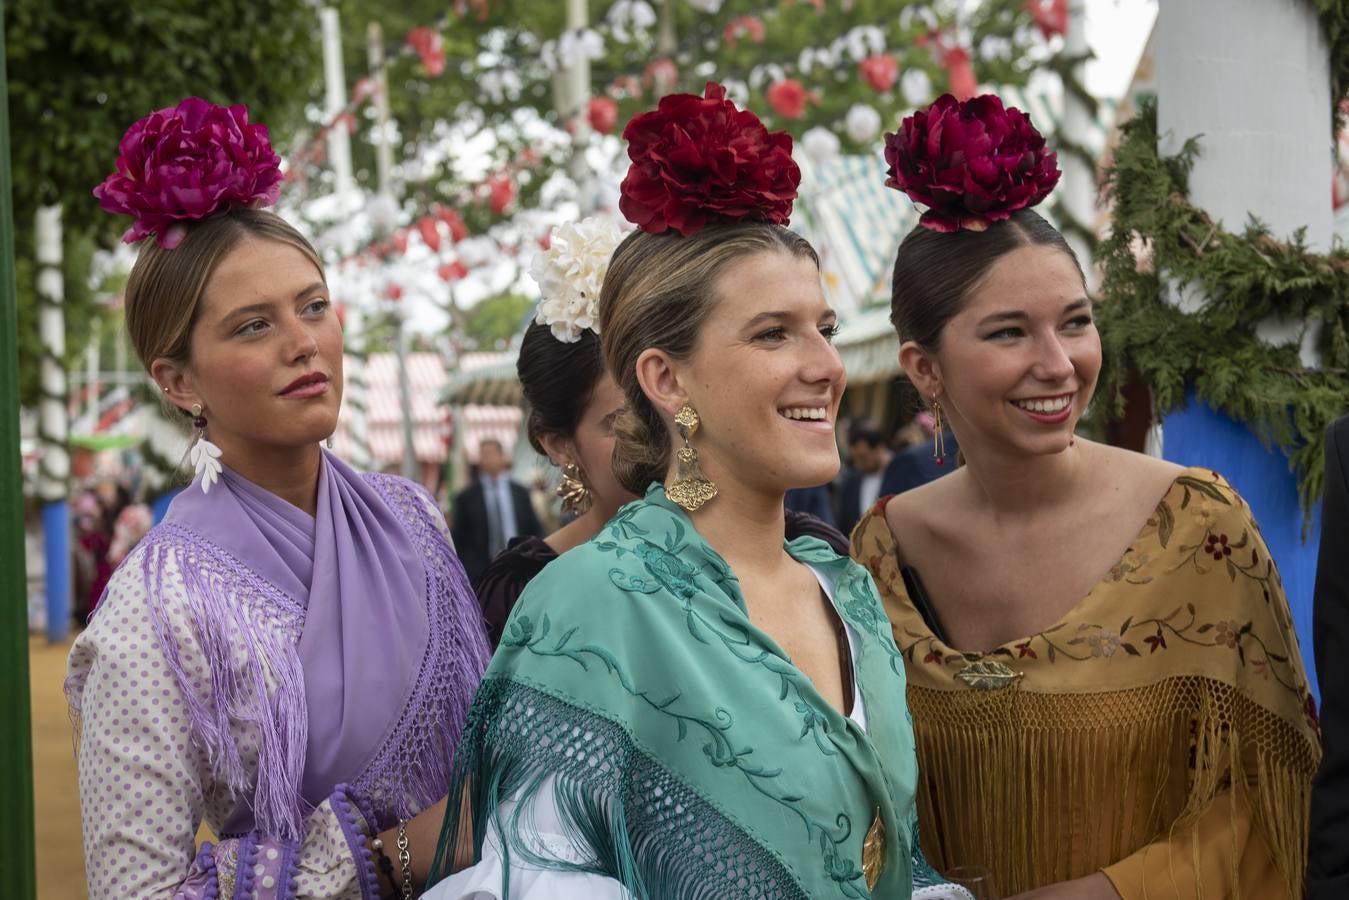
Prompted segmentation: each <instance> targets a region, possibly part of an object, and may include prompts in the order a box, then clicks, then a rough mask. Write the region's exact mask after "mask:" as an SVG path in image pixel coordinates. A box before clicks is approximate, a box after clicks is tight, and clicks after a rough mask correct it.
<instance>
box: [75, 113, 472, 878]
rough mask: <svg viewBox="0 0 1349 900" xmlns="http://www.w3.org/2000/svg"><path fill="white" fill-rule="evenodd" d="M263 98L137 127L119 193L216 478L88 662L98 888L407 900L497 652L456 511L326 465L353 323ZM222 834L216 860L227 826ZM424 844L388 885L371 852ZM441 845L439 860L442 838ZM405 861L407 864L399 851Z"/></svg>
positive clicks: (116, 581) (171, 525) (111, 618)
mask: <svg viewBox="0 0 1349 900" xmlns="http://www.w3.org/2000/svg"><path fill="white" fill-rule="evenodd" d="M278 162H279V160H278V159H277V157H276V154H275V153H274V152H272V150H271V148H270V146H269V145H268V144H267V137H266V129H265V128H263V127H262V126H259V125H251V124H249V123H248V120H247V113H246V111H245V110H244V108H243V107H241V106H236V107H232V108H228V109H226V108H222V107H217V106H212V105H211V104H208V103H205V102H204V101H201V100H197V99H195V98H193V99H188V100H185V101H183V102H182V103H181V104H179V106H178V107H176V108H172V109H165V110H161V111H159V112H157V113H154V114H153V115H151V116H150V117H148V118H147V119H145V120H142V121H141V122H139V123H137V124H136V125H135V126H133V127H132V129H131V130H130V131H129V132H128V133H127V136H126V137H125V138H124V139H123V142H122V146H121V156H120V157H119V159H118V171H117V173H114V174H113V175H112V176H110V177H109V178H108V180H107V181H106V182H104V184H103V185H101V186H100V187H99V188H98V189H97V190H96V191H95V195H96V196H97V197H98V198H99V200H100V202H101V203H102V204H103V206H104V207H105V208H106V209H109V210H110V211H114V212H130V213H132V214H134V215H136V217H137V221H136V223H135V225H134V226H133V228H132V229H131V231H129V232H128V234H127V240H138V239H140V238H144V237H147V236H149V235H151V234H153V235H154V236H155V240H153V241H146V242H145V243H144V245H143V246H142V247H141V250H140V255H139V257H138V259H137V262H136V265H135V267H134V269H133V270H132V273H131V277H130V280H129V282H128V286H127V292H126V318H127V328H128V331H129V332H130V335H131V339H132V342H133V344H134V345H135V347H136V351H137V354H138V355H139V357H140V358H141V361H142V362H143V363H144V364H145V366H146V368H147V370H148V371H149V373H150V375H151V377H152V378H153V380H154V382H155V384H156V385H157V387H158V388H159V389H160V390H161V391H162V392H163V395H164V398H165V400H166V401H167V402H168V403H170V404H172V406H174V407H176V410H181V411H182V413H184V414H187V415H188V416H190V417H191V418H192V419H193V421H194V425H195V427H196V438H197V442H196V444H195V445H194V447H193V449H192V459H193V462H194V464H195V465H196V470H197V471H196V477H195V479H194V480H193V482H192V484H191V485H190V486H189V487H188V488H187V489H186V490H184V491H183V492H182V493H181V494H179V495H178V497H176V498H175V499H174V501H173V502H172V504H171V505H170V507H169V511H168V514H167V516H166V517H165V520H164V521H163V522H162V523H160V524H159V525H158V526H157V527H156V528H154V529H153V530H152V531H150V533H149V534H147V535H146V537H145V538H144V539H143V540H142V541H141V543H140V544H139V545H138V546H137V547H136V549H135V550H134V551H133V552H132V553H131V554H130V555H129V556H128V557H127V558H126V560H125V561H124V562H123V564H122V565H121V566H120V567H119V568H118V570H117V572H116V573H115V574H114V575H113V578H112V580H111V583H110V584H109V586H108V589H107V592H106V594H105V595H104V598H103V600H102V602H101V604H100V606H99V608H98V612H97V614H96V615H95V616H94V617H93V619H92V621H91V622H90V625H89V628H88V630H87V631H85V632H84V634H82V635H81V636H80V637H79V639H78V640H77V641H76V643H75V646H74V648H73V650H72V651H71V655H70V663H69V675H68V679H67V695H68V697H69V700H70V704H71V707H72V710H73V711H74V713H75V714H76V716H77V721H78V722H79V725H78V732H79V741H80V748H79V770H80V795H81V804H82V809H83V824H84V840H85V856H86V868H87V874H88V882H89V892H90V894H91V896H94V897H138V898H140V897H163V898H168V897H173V898H180V897H181V898H199V897H200V898H205V897H212V898H215V897H222V898H223V897H234V898H274V897H275V898H279V897H325V898H326V897H352V898H354V897H361V898H374V897H379V896H381V888H384V889H386V890H392V891H394V892H395V893H397V892H398V887H397V885H399V884H401V883H402V882H403V881H404V878H406V877H408V876H411V877H412V878H413V880H414V881H415V882H419V881H420V880H421V879H422V878H424V874H425V871H426V869H427V868H428V867H429V864H430V855H431V852H430V848H431V847H433V846H434V834H435V831H436V829H437V828H438V826H439V823H440V820H441V818H442V817H443V814H444V813H443V811H444V798H445V795H446V790H447V784H448V779H449V763H448V760H449V759H450V757H451V756H452V754H453V752H454V748H455V745H456V743H457V741H458V738H459V733H460V731H461V729H462V727H463V720H464V717H465V714H466V712H467V708H468V704H469V700H470V698H471V696H472V693H473V690H474V688H475V687H476V685H477V682H478V680H479V677H480V676H481V673H482V670H483V668H484V667H485V665H486V662H487V657H488V647H487V642H486V638H485V635H484V633H483V629H482V622H481V617H480V614H479V613H478V610H477V604H476V602H475V601H474V598H473V594H472V592H471V590H470V588H469V586H468V583H467V580H466V578H465V576H464V571H463V568H462V566H461V565H460V563H459V560H458V559H457V557H456V556H455V554H454V552H453V550H452V548H451V546H450V543H449V541H448V538H447V533H446V528H445V522H444V519H443V518H442V516H441V514H440V512H439V510H438V509H437V508H436V505H435V503H434V502H433V501H432V500H431V498H430V496H429V495H427V494H426V492H425V491H423V490H422V489H421V488H420V487H418V486H416V485H414V484H412V483H411V482H408V481H406V480H403V479H400V478H396V477H392V476H383V475H359V474H357V473H356V472H354V471H353V470H352V469H350V468H349V467H348V466H346V465H345V464H344V463H343V462H342V461H341V460H339V459H338V458H336V457H335V456H333V455H332V454H330V453H328V452H327V451H325V450H324V449H323V448H322V446H321V442H322V441H323V439H324V438H326V437H328V436H329V435H331V434H332V432H333V430H334V429H335V427H336V423H337V411H338V408H339V406H340V403H341V385H342V334H341V326H340V324H339V323H338V321H337V317H336V315H335V314H334V313H333V311H332V309H331V304H330V300H329V297H328V290H327V285H326V282H325V280H324V276H323V269H322V266H321V264H320V262H319V259H318V257H317V255H316V254H315V252H314V250H313V248H312V247H311V246H310V245H309V244H308V243H307V242H306V241H305V240H304V238H303V237H301V236H300V235H299V233H298V232H296V231H295V230H294V229H293V228H291V227H290V226H289V225H287V224H286V223H285V222H284V221H282V220H281V219H280V218H278V217H276V216H275V215H273V214H271V213H268V212H263V211H261V210H259V209H256V208H255V207H256V206H258V205H261V204H263V203H267V202H271V201H274V200H275V198H276V192H277V188H278V186H279V180H280V173H279V170H278ZM203 822H204V823H205V824H206V826H207V827H209V829H210V830H211V832H212V833H213V834H215V835H217V836H218V837H219V840H218V841H216V842H214V843H206V844H203V845H202V847H201V848H200V849H198V848H197V847H196V845H195V838H196V834H197V832H198V829H199V827H200V825H201V824H202V823H203ZM403 835H406V836H407V838H408V840H409V842H410V849H411V851H412V853H411V858H410V860H409V863H410V865H408V866H406V875H405V874H404V871H402V870H403V869H404V866H403V864H402V863H403V861H402V860H401V859H400V860H399V861H397V862H390V863H388V864H387V866H384V867H383V868H384V882H383V883H381V878H380V874H379V873H378V872H377V871H376V866H375V863H374V860H375V859H376V856H375V855H374V854H372V852H371V850H372V848H378V847H380V846H381V844H379V843H377V842H376V841H377V840H378V841H382V842H383V843H384V844H388V845H389V847H390V851H389V852H390V853H393V852H395V851H394V850H393V847H394V845H395V842H397V840H398V838H399V837H400V836H403ZM423 847H425V848H426V849H425V850H422V848H423ZM381 861H382V860H381Z"/></svg>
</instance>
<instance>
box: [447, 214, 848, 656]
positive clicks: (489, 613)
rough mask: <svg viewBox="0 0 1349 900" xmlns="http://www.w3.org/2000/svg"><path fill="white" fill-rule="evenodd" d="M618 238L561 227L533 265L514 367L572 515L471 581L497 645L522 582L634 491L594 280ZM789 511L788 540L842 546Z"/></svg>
mask: <svg viewBox="0 0 1349 900" xmlns="http://www.w3.org/2000/svg"><path fill="white" fill-rule="evenodd" d="M622 237H623V234H622V232H621V231H620V230H619V229H618V226H616V225H614V224H612V223H609V222H605V221H603V220H600V219H584V220H582V221H580V222H576V223H570V224H567V225H562V226H559V227H558V228H556V229H555V230H554V231H553V234H552V239H551V240H550V241H549V244H548V249H547V250H545V251H542V252H540V253H539V254H538V256H537V257H536V258H535V261H534V265H533V266H532V267H531V269H530V274H531V275H533V276H534V280H535V281H537V282H538V284H539V291H540V294H541V297H540V300H539V308H538V311H537V313H536V314H535V317H534V322H533V323H532V324H531V325H530V326H529V329H528V330H527V331H526V332H525V337H524V340H523V341H522V342H521V344H520V356H519V358H518V360H517V361H516V371H517V372H518V373H519V376H520V386H521V388H522V389H523V391H524V396H525V403H526V405H527V406H528V408H529V409H528V421H527V424H526V428H527V430H528V434H529V441H530V443H531V444H532V445H533V446H534V449H535V450H537V451H538V452H539V453H542V454H544V455H545V456H547V457H548V458H549V459H550V460H552V462H553V464H554V465H556V466H558V467H559V468H560V469H561V470H562V480H561V483H560V484H559V485H558V489H557V493H558V496H559V497H560V498H561V499H562V507H563V511H564V512H566V513H569V514H571V515H572V516H573V518H572V519H571V521H570V522H568V523H567V524H565V525H563V526H562V527H561V528H559V529H558V530H557V531H555V532H553V533H552V534H550V535H548V536H547V537H543V538H540V537H533V536H527V537H518V538H514V539H512V540H511V542H510V544H509V545H508V546H507V548H506V549H505V550H503V551H502V552H501V553H499V554H497V556H496V558H495V559H493V560H492V563H491V565H489V566H488V567H487V569H486V570H485V571H484V572H483V573H482V575H480V576H478V579H477V581H476V582H475V584H474V589H475V590H476V591H477V594H478V602H479V603H481V604H482V610H483V618H484V620H485V622H486V623H487V636H488V638H489V639H490V640H491V642H492V646H493V647H495V646H496V644H497V642H498V641H500V640H501V632H502V629H504V628H505V626H506V620H507V619H508V618H509V617H510V614H511V610H512V609H514V608H515V602H516V600H518V599H519V598H520V593H521V592H522V591H523V590H524V589H525V585H527V584H529V582H530V580H531V579H532V578H533V577H534V576H535V575H537V574H539V572H540V571H542V570H543V567H544V566H546V565H547V564H548V563H550V562H552V561H553V560H555V559H557V557H558V555H559V554H562V553H566V552H567V551H568V550H570V549H572V548H573V547H577V546H580V545H581V544H584V543H585V542H586V541H588V540H590V539H591V538H593V537H594V536H595V535H596V534H598V533H599V530H600V529H601V528H602V527H603V526H604V523H605V522H608V521H609V520H610V519H611V518H613V515H614V513H616V512H617V511H618V508H619V507H620V506H622V505H623V504H625V503H628V502H630V501H632V500H636V499H637V495H636V494H634V493H632V492H631V491H629V490H628V489H627V488H625V487H624V486H623V485H622V484H621V483H620V482H619V480H618V476H616V475H615V474H614V471H613V455H614V420H615V419H616V418H617V417H618V415H619V413H621V412H622V410H623V403H624V400H623V392H622V391H621V390H620V389H619V387H618V384H617V382H615V381H614V379H613V376H612V375H610V374H608V373H607V372H605V370H604V358H603V357H602V355H601V354H600V338H599V310H598V303H599V296H600V287H601V285H602V284H603V281H604V272H605V270H606V269H607V268H608V266H609V257H610V256H611V255H612V254H613V251H614V248H615V247H617V246H618V242H619V240H620V239H621V238H622ZM786 517H787V518H786V522H787V537H788V539H791V538H795V537H799V536H801V535H806V534H809V535H812V536H814V537H818V538H820V539H821V540H823V541H825V542H826V543H828V544H829V545H830V546H832V547H833V548H834V549H835V550H837V551H838V552H839V553H843V554H846V553H847V549H848V544H847V540H846V539H845V538H844V537H843V535H842V534H840V533H839V532H838V531H837V530H836V529H835V528H833V527H832V526H830V525H828V524H827V523H825V522H823V521H821V520H820V519H818V518H816V517H814V516H811V515H807V514H805V513H798V512H795V511H793V510H787V511H786Z"/></svg>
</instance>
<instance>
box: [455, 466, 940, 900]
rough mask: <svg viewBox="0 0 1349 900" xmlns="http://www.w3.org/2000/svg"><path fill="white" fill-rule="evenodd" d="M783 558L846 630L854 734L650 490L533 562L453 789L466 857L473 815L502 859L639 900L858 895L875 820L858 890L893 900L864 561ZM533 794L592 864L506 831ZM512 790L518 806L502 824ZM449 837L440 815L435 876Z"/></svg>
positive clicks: (897, 894) (889, 664) (897, 744)
mask: <svg viewBox="0 0 1349 900" xmlns="http://www.w3.org/2000/svg"><path fill="white" fill-rule="evenodd" d="M786 549H787V552H788V553H790V554H791V555H792V556H793V557H794V558H796V559H797V560H799V561H801V562H803V563H807V564H809V565H810V566H812V567H813V568H815V569H816V571H818V572H821V573H822V574H823V576H824V577H825V578H826V579H827V580H829V581H831V582H832V584H833V592H834V598H835V605H836V606H837V608H838V610H839V612H840V614H841V615H842V617H843V619H844V620H845V621H846V622H847V623H848V624H849V625H851V626H852V628H853V630H854V633H855V637H856V638H858V642H857V645H856V648H855V661H854V662H855V673H856V681H857V684H858V686H859V688H860V690H861V693H862V697H863V703H864V706H865V710H866V721H867V728H866V730H865V731H863V729H862V728H860V727H859V726H858V725H857V724H856V723H855V722H853V721H852V720H851V719H848V718H846V717H844V716H843V715H842V714H841V713H840V712H838V710H836V709H835V708H834V707H833V706H832V705H831V704H830V703H829V702H827V701H826V700H825V699H824V698H823V697H822V696H820V694H819V693H818V692H817V691H816V690H815V688H814V686H813V685H812V684H811V683H810V681H809V680H808V679H807V678H806V676H805V675H804V674H802V672H801V671H800V670H799V669H797V668H796V667H795V666H793V665H792V663H791V661H790V660H789V659H788V658H787V655H786V654H785V653H784V652H783V651H782V649H781V648H780V647H778V645H777V644H776V643H775V642H774V641H773V639H772V638H770V637H769V636H768V635H767V634H766V633H764V632H763V631H761V630H760V629H758V628H756V627H755V626H754V625H753V624H752V623H751V622H750V620H749V617H748V615H747V613H746V610H745V604H744V600H743V599H742V596H741V592H740V586H739V582H738V581H737V580H736V577H735V576H734V575H733V574H732V573H731V571H730V568H729V567H728V566H727V564H726V562H725V561H724V560H723V559H722V558H721V557H720V556H719V555H718V554H717V553H716V551H714V550H713V549H712V548H711V547H710V546H708V545H707V544H706V543H705V542H704V541H703V540H702V538H701V537H699V535H698V533H697V531H695V530H694V528H693V524H692V522H691V521H690V520H689V518H688V516H687V514H685V513H684V512H683V510H681V509H679V508H678V507H676V506H675V505H673V504H672V503H670V502H669V501H668V500H667V499H666V498H665V496H664V493H663V491H662V490H661V488H660V486H659V485H653V486H652V488H651V489H650V490H649V491H648V492H647V496H646V498H645V499H643V500H638V501H635V502H633V503H629V504H628V505H626V506H624V507H623V508H622V509H621V510H619V512H618V514H617V515H616V516H615V517H614V518H613V519H612V520H611V521H610V522H609V523H608V524H607V525H606V526H605V528H604V529H603V530H602V531H601V532H600V534H599V535H597V536H596V537H595V538H594V539H593V540H591V541H590V542H589V543H587V544H584V545H582V546H580V547H577V548H576V549H574V550H572V551H570V552H568V553H565V554H563V555H562V556H561V557H560V558H558V559H557V560H556V561H554V562H553V563H551V564H549V565H548V566H547V567H546V568H545V569H544V570H543V572H542V573H540V574H539V575H538V576H537V577H536V578H535V579H534V580H533V581H532V582H530V584H529V586H528V587H527V588H526V590H525V592H524V594H523V595H522V596H521V597H520V600H519V603H518V605H517V606H516V609H515V611H514V612H513V614H512V615H511V618H510V620H509V622H508V623H507V626H506V631H505V634H504V636H503V638H502V641H501V645H500V649H499V650H498V651H497V653H496V655H495V656H494V657H493V659H492V663H491V665H490V666H489V667H488V669H487V672H486V674H485V675H484V677H483V681H482V685H481V687H480V688H479V690H478V694H477V697H476V698H475V700H474V703H473V708H472V711H471V712H470V714H469V719H468V724H467V726H466V727H465V730H464V734H463V737H462V738H461V742H460V745H459V750H458V753H457V755H456V759H455V774H454V781H453V782H452V786H451V788H450V796H451V797H456V796H459V793H460V790H461V789H462V786H463V785H464V784H468V785H469V792H470V795H471V797H472V808H473V811H474V816H473V838H474V850H475V859H478V858H481V854H482V846H483V841H484V837H485V835H486V833H487V826H488V822H489V818H490V820H491V821H492V823H493V824H494V826H495V828H496V830H497V831H498V833H499V834H501V835H502V837H503V844H504V851H505V853H504V854H503V855H505V856H507V857H508V858H509V857H518V858H521V859H524V860H527V861H528V862H529V863H530V864H531V865H550V866H554V867H556V868H560V869H582V870H585V871H592V872H597V873H600V874H603V875H607V876H609V877H612V878H616V879H617V880H619V881H620V882H622V883H623V884H624V885H625V886H626V887H627V889H628V890H629V891H631V892H632V893H633V894H634V896H635V897H637V898H643V900H646V898H650V900H658V898H675V897H678V898H681V900H683V898H701V897H709V898H710V897H744V898H813V900H819V898H833V897H838V898H866V897H870V896H872V894H871V893H870V892H869V891H868V890H867V883H866V879H865V877H864V876H863V872H862V845H863V841H864V839H865V837H866V835H867V832H868V829H870V828H871V825H872V822H873V820H874V819H875V817H876V816H877V815H879V817H880V820H881V822H882V824H883V826H884V835H885V840H884V852H883V860H884V865H883V869H882V871H881V873H880V877H879V881H878V882H877V884H876V887H875V896H876V897H884V898H887V900H889V898H908V897H909V896H910V894H911V890H912V881H911V878H912V876H913V874H914V872H913V869H912V865H913V862H912V860H911V853H915V848H914V842H915V834H914V828H915V825H914V822H915V821H916V820H915V818H914V812H913V802H914V793H915V788H916V781H917V764H916V761H915V756H914V743H913V733H912V727H911V723H910V720H909V716H908V712H907V707H906V704H905V683H904V665H903V659H902V657H901V656H900V654H899V651H898V650H897V649H896V647H895V643H894V640H893V638H892V637H891V632H890V624H889V621H888V620H887V619H886V616H885V613H884V611H883V609H882V607H881V604H880V601H879V599H878V598H877V595H876V591H875V587H874V585H873V584H872V581H871V577H870V576H869V575H868V574H867V573H866V572H865V570H863V569H862V568H861V567H859V566H858V565H856V564H855V563H853V562H852V561H851V560H850V559H848V558H846V557H839V556H838V555H837V554H835V553H834V551H832V550H831V549H829V547H828V546H827V545H826V544H824V543H823V542H822V541H819V540H817V539H815V538H810V537H801V538H797V539H796V540H794V541H792V542H790V543H788V544H787V545H786ZM810 599H811V598H802V602H809V601H810ZM550 779H551V781H550ZM546 783H547V784H552V785H553V790H554V796H555V799H556V803H557V808H558V810H559V813H560V814H561V816H562V819H563V822H564V824H565V826H566V827H567V829H568V831H569V832H570V833H571V836H572V837H573V839H574V840H575V842H576V844H577V845H578V846H579V847H580V848H581V849H582V850H583V851H584V852H586V853H588V854H589V857H590V860H591V862H590V864H587V865H578V864H575V863H567V862H563V861H560V860H545V859H540V858H539V857H538V856H537V855H535V852H534V850H535V849H536V848H531V846H529V845H528V844H527V842H526V841H525V840H522V834H523V835H525V836H527V835H528V826H529V816H528V814H527V812H525V813H524V814H523V815H521V814H520V813H521V811H523V810H526V809H527V807H528V806H529V803H528V799H529V797H530V796H531V794H532V793H534V792H537V791H538V790H539V789H540V786H541V785H543V784H546ZM455 785H458V786H459V787H456V786H455ZM510 799H517V800H520V801H522V802H520V803H519V804H518V806H517V807H516V811H517V812H516V814H514V815H511V816H506V817H503V816H502V815H501V814H500V813H499V810H498V805H499V804H500V803H501V802H503V801H506V800H510ZM450 806H451V809H453V808H454V807H455V806H456V804H454V803H451V804H450ZM457 827H458V816H456V815H450V816H447V820H446V826H445V829H444V830H443V832H442V835H441V843H440V847H439V848H438V852H437V865H436V871H438V872H444V871H445V866H444V864H445V863H446V862H447V852H448V848H450V847H453V846H455V841H456V837H457V836H456V833H455V832H456V830H457ZM918 865H919V867H920V869H921V868H922V867H923V866H922V863H921V862H920V863H919V864H918ZM920 875H921V873H920ZM507 878H508V876H507Z"/></svg>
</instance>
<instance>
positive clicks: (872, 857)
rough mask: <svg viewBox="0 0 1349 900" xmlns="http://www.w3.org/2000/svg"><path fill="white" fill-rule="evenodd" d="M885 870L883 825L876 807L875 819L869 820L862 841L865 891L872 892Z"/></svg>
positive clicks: (879, 811) (878, 809) (878, 808)
mask: <svg viewBox="0 0 1349 900" xmlns="http://www.w3.org/2000/svg"><path fill="white" fill-rule="evenodd" d="M884 868H885V823H884V822H882V821H881V809H880V807H879V806H878V807H876V818H874V819H872V820H871V828H870V830H868V831H867V837H866V840H864V841H862V875H863V877H865V878H866V880H867V890H869V891H874V890H875V889H876V882H878V881H880V880H881V870H883V869H884Z"/></svg>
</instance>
